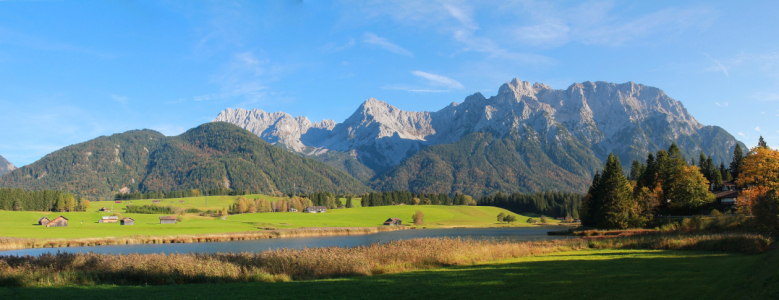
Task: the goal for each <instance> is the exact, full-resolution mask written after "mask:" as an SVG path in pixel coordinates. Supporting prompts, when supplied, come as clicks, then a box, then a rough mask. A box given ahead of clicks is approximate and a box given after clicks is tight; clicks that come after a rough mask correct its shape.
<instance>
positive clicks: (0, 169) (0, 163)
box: [0, 155, 16, 176]
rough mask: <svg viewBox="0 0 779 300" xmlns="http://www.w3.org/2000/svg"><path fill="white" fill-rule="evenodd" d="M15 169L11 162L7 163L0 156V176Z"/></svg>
mask: <svg viewBox="0 0 779 300" xmlns="http://www.w3.org/2000/svg"><path fill="white" fill-rule="evenodd" d="M15 169H16V167H14V165H13V164H12V163H11V162H9V161H8V160H6V159H5V157H3V156H2V155H0V176H3V175H5V174H6V173H8V172H11V171H13V170H15Z"/></svg>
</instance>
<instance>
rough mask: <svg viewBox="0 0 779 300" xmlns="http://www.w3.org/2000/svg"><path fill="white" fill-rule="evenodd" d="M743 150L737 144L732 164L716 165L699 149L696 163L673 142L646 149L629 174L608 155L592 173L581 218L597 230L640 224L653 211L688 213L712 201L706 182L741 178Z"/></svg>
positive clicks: (702, 207)
mask: <svg viewBox="0 0 779 300" xmlns="http://www.w3.org/2000/svg"><path fill="white" fill-rule="evenodd" d="M742 160H743V154H742V151H741V146H739V145H736V148H735V149H734V155H733V161H732V163H731V164H730V168H727V169H726V168H725V164H724V163H722V162H721V163H720V165H719V167H716V165H715V164H714V163H713V162H712V160H711V157H707V156H705V155H704V154H703V153H701V155H700V158H699V161H698V165H696V164H695V160H694V159H693V160H691V161H690V162H689V163H688V161H687V160H686V159H685V158H684V156H683V155H682V153H681V151H680V150H679V148H678V147H677V146H676V144H671V146H670V147H669V148H668V150H659V151H657V152H656V153H649V154H648V155H647V159H646V161H645V162H640V163H639V162H637V161H633V163H632V164H631V168H630V172H629V174H628V176H625V174H624V173H623V168H622V165H621V163H620V161H619V159H618V158H617V157H616V156H615V155H613V154H612V155H609V157H608V159H607V160H606V164H605V166H604V168H603V172H596V173H595V176H593V180H592V185H591V186H590V188H589V190H588V192H587V195H586V196H585V198H584V201H583V202H582V205H581V208H580V210H579V216H580V218H581V220H582V224H583V225H585V226H594V227H598V228H628V227H634V228H638V227H644V226H646V225H647V224H648V223H649V222H651V221H652V220H653V219H654V217H655V216H657V215H690V214H695V213H698V212H700V211H701V210H704V209H706V208H708V206H709V205H710V204H713V202H714V200H715V196H714V194H713V193H711V192H709V189H710V187H711V186H710V184H711V183H714V185H715V186H721V185H722V181H723V179H725V180H727V179H732V178H736V177H737V176H739V173H740V172H741V168H742V167H741V165H742Z"/></svg>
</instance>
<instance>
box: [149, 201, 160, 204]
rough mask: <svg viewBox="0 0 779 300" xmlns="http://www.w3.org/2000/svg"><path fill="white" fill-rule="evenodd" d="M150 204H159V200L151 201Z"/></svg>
mask: <svg viewBox="0 0 779 300" xmlns="http://www.w3.org/2000/svg"><path fill="white" fill-rule="evenodd" d="M151 203H152V204H160V200H152V201H151Z"/></svg>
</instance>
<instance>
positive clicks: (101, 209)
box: [98, 206, 109, 211]
mask: <svg viewBox="0 0 779 300" xmlns="http://www.w3.org/2000/svg"><path fill="white" fill-rule="evenodd" d="M98 211H109V209H108V208H107V207H105V206H103V207H101V208H100V209H99V210H98Z"/></svg>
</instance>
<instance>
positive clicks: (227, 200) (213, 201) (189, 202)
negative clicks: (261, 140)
mask: <svg viewBox="0 0 779 300" xmlns="http://www.w3.org/2000/svg"><path fill="white" fill-rule="evenodd" d="M239 197H246V199H257V198H262V199H267V200H269V201H276V200H279V199H281V197H275V196H268V195H259V194H257V195H244V196H208V197H187V198H170V199H144V200H122V201H120V202H121V203H115V201H97V202H92V203H91V204H90V207H89V212H98V211H99V210H100V208H101V207H105V208H108V209H109V210H110V209H113V211H114V212H120V213H121V212H124V209H125V208H126V207H127V205H128V204H131V203H132V204H131V205H136V206H140V205H151V204H153V202H154V201H156V200H159V201H160V203H159V204H158V205H160V206H172V207H180V208H183V209H187V208H197V209H200V210H203V211H205V210H217V209H219V210H221V209H223V208H225V207H228V206H230V205H232V204H233V203H235V200H236V199H238V198H239ZM180 201H183V203H182V202H180ZM206 201H207V202H208V203H207V205H206Z"/></svg>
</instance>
